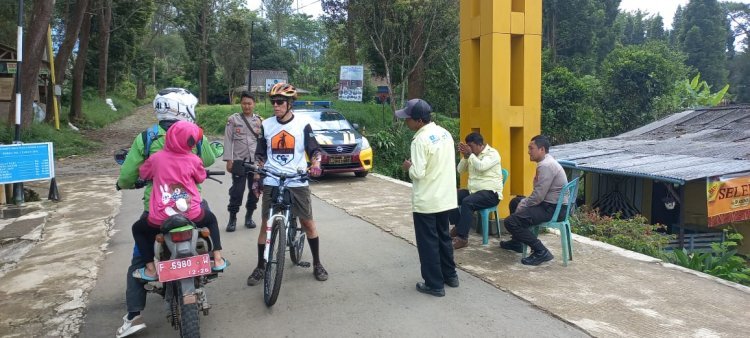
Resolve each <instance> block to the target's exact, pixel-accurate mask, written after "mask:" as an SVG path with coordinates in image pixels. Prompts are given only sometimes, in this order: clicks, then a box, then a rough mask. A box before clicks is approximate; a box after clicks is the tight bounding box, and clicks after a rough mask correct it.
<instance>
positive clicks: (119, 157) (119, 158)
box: [115, 149, 128, 165]
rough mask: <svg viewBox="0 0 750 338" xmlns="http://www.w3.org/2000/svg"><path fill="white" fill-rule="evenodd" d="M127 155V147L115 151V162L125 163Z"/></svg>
mask: <svg viewBox="0 0 750 338" xmlns="http://www.w3.org/2000/svg"><path fill="white" fill-rule="evenodd" d="M127 156H128V149H120V150H116V151H115V162H117V164H119V165H122V164H123V163H125V157H127Z"/></svg>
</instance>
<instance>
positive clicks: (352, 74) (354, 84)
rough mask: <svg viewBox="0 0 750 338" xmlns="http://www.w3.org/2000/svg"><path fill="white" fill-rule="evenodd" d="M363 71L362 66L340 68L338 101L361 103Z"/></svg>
mask: <svg viewBox="0 0 750 338" xmlns="http://www.w3.org/2000/svg"><path fill="white" fill-rule="evenodd" d="M364 74H365V69H364V67H363V66H341V75H339V100H341V101H359V102H362V88H363V86H364V79H365V77H364Z"/></svg>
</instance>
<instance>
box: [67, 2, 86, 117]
mask: <svg viewBox="0 0 750 338" xmlns="http://www.w3.org/2000/svg"><path fill="white" fill-rule="evenodd" d="M90 7H91V3H89V10H88V11H86V14H84V16H83V23H82V24H81V32H80V34H79V37H78V39H79V40H78V54H77V55H76V63H75V66H73V92H72V93H71V98H70V112H69V113H68V120H70V121H71V122H79V121H82V120H83V111H82V110H81V106H82V102H83V79H84V71H85V69H86V56H87V53H88V49H89V38H90V37H91V13H90V10H91V8H90Z"/></svg>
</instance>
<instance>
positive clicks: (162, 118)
mask: <svg viewBox="0 0 750 338" xmlns="http://www.w3.org/2000/svg"><path fill="white" fill-rule="evenodd" d="M197 103H198V99H197V98H196V97H195V96H194V95H193V94H192V93H190V92H189V91H188V90H186V89H183V88H166V89H163V90H161V91H160V92H159V93H158V94H157V95H156V98H155V99H154V113H155V114H156V119H157V120H158V121H159V123H158V124H156V125H154V126H151V127H149V128H148V129H147V130H146V131H144V132H143V133H141V134H138V135H137V136H136V137H135V140H133V144H132V146H131V147H130V150H129V151H128V155H127V157H125V162H124V163H123V164H122V167H121V168H120V177H119V178H118V179H117V184H116V186H117V189H118V190H119V189H137V188H140V187H141V186H136V182H137V181H138V168H139V167H140V166H141V164H143V162H145V161H146V159H147V158H148V157H149V156H150V155H152V154H154V153H155V152H157V151H159V150H161V149H162V148H163V147H164V136H165V135H166V133H167V130H168V129H169V127H171V126H172V125H173V124H174V123H175V122H177V121H190V122H193V123H195V105H196V104H197ZM196 149H197V148H196ZM194 151H195V150H194ZM197 153H198V156H200V157H201V159H202V160H203V166H204V167H209V166H211V165H212V164H213V163H214V161H215V160H216V153H215V152H214V149H213V147H212V146H211V144H210V142H209V141H208V139H207V138H206V137H205V136H204V137H203V140H202V141H201V146H200V150H198V151H197ZM143 187H144V191H143V210H144V211H143V213H142V214H141V216H140V217H139V219H138V220H137V221H136V224H137V223H138V222H146V218H147V217H148V205H149V201H150V197H151V182H148V183H147V184H146V185H145V186H143ZM204 201H205V200H204ZM134 226H135V224H134ZM144 266H146V261H145V260H144V259H143V258H141V255H140V253H139V251H138V247H137V246H134V247H133V258H132V260H131V262H130V267H129V268H128V274H127V277H126V279H127V289H126V291H125V303H126V305H127V311H128V313H127V314H126V315H125V316H124V317H123V324H122V326H121V327H120V328H118V329H117V333H116V336H117V337H118V338H119V337H125V336H129V335H132V334H134V333H136V332H139V331H141V330H143V329H145V328H146V324H145V321H144V320H143V317H142V316H141V315H140V313H141V311H142V310H143V309H144V308H145V307H146V290H145V289H144V288H143V282H142V281H140V280H137V279H135V278H134V277H133V271H135V270H137V269H140V268H142V267H144Z"/></svg>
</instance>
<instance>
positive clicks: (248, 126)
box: [223, 91, 263, 232]
mask: <svg viewBox="0 0 750 338" xmlns="http://www.w3.org/2000/svg"><path fill="white" fill-rule="evenodd" d="M240 104H241V105H242V113H241V114H240V113H235V114H232V115H231V116H229V118H228V119H227V125H226V127H225V128H224V157H223V158H224V161H226V162H227V172H230V173H232V187H231V188H229V206H228V207H227V210H229V223H227V231H228V232H232V231H234V230H235V228H236V226H237V212H238V211H240V204H242V195H243V194H244V193H245V185H247V188H248V193H247V202H246V203H245V209H246V210H247V212H246V213H245V227H247V228H251V229H252V228H255V222H254V221H253V219H252V217H253V211H254V210H255V208H256V207H257V205H258V196H259V195H260V192H261V191H262V187H260V185H261V181H260V176H259V175H257V174H255V175H249V176H248V175H247V174H246V173H245V169H244V167H243V166H242V161H251V162H255V148H256V147H257V145H258V137H259V136H260V133H261V129H260V128H261V123H262V122H263V119H262V118H261V117H260V116H258V115H256V114H255V113H254V111H255V97H254V96H253V94H251V93H250V92H247V91H243V92H242V94H241V95H240Z"/></svg>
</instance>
